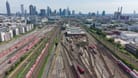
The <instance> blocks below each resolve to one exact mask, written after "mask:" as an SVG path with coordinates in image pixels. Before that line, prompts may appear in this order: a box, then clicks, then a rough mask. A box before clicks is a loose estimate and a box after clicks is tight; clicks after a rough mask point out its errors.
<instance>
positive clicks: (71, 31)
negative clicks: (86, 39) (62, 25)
mask: <svg viewBox="0 0 138 78" xmlns="http://www.w3.org/2000/svg"><path fill="white" fill-rule="evenodd" d="M65 34H66V36H85V35H86V33H85V32H84V31H83V30H82V29H81V28H80V27H67V29H66V33H65Z"/></svg>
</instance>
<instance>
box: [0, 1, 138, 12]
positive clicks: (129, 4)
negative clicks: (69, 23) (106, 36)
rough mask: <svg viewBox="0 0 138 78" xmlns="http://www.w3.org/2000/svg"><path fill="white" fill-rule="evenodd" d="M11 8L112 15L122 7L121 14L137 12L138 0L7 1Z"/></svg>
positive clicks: (0, 5) (3, 7) (0, 3)
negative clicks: (33, 6)
mask: <svg viewBox="0 0 138 78" xmlns="http://www.w3.org/2000/svg"><path fill="white" fill-rule="evenodd" d="M6 1H7V0H0V13H6ZM8 2H9V3H10V7H11V12H12V13H15V12H17V11H20V5H21V4H24V7H25V9H27V11H28V10H29V5H30V4H32V5H35V6H36V7H37V11H38V12H39V9H46V7H47V6H50V7H51V8H52V9H59V8H67V7H69V8H70V9H71V10H75V11H76V12H79V11H81V12H82V13H87V12H97V11H99V13H101V12H102V11H103V10H105V11H106V13H114V11H116V10H117V8H118V7H121V6H122V7H123V13H133V11H134V10H135V11H136V12H138V0H8Z"/></svg>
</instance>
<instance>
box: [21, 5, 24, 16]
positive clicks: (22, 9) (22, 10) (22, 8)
mask: <svg viewBox="0 0 138 78" xmlns="http://www.w3.org/2000/svg"><path fill="white" fill-rule="evenodd" d="M24 13H25V11H24V6H23V4H21V16H24Z"/></svg>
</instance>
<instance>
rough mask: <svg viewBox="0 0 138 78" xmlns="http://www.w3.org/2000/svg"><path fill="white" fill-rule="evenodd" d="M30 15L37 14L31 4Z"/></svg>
mask: <svg viewBox="0 0 138 78" xmlns="http://www.w3.org/2000/svg"><path fill="white" fill-rule="evenodd" d="M29 11H30V15H31V16H32V15H37V11H36V7H35V6H33V5H30V6H29Z"/></svg>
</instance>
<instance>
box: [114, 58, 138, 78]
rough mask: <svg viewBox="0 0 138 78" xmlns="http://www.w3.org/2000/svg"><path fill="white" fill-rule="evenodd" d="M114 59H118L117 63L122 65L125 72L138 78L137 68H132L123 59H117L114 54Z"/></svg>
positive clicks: (133, 77)
mask: <svg viewBox="0 0 138 78" xmlns="http://www.w3.org/2000/svg"><path fill="white" fill-rule="evenodd" d="M112 57H113V59H114V60H115V61H116V63H117V64H118V65H119V66H120V68H121V69H122V70H124V72H126V73H128V74H129V75H130V76H131V77H132V78H138V72H137V71H136V70H132V69H130V68H129V67H128V66H127V65H126V64H125V63H123V62H122V61H121V60H118V59H116V58H115V57H114V56H112Z"/></svg>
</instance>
